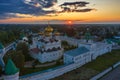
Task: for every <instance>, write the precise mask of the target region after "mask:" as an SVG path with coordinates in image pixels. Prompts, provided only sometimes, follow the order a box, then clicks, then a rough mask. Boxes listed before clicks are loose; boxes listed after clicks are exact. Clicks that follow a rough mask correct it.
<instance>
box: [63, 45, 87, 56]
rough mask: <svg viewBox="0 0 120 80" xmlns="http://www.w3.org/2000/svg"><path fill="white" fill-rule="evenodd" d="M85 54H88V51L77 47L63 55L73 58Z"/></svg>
mask: <svg viewBox="0 0 120 80" xmlns="http://www.w3.org/2000/svg"><path fill="white" fill-rule="evenodd" d="M86 52H89V50H88V49H87V48H86V47H79V48H76V49H73V50H70V51H67V52H65V54H67V55H70V56H73V57H75V56H78V55H81V54H84V53H86Z"/></svg>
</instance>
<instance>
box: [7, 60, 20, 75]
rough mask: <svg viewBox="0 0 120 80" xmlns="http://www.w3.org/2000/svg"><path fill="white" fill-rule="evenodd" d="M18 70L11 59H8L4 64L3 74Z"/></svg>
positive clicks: (13, 72) (10, 73) (11, 73)
mask: <svg viewBox="0 0 120 80" xmlns="http://www.w3.org/2000/svg"><path fill="white" fill-rule="evenodd" d="M18 71H19V69H18V68H17V67H16V66H15V64H14V63H13V61H12V60H11V59H8V62H7V64H6V66H5V74H6V75H14V74H15V73H17V72H18Z"/></svg>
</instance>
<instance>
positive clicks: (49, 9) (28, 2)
mask: <svg viewBox="0 0 120 80" xmlns="http://www.w3.org/2000/svg"><path fill="white" fill-rule="evenodd" d="M56 4H57V0H0V19H8V18H12V17H19V18H22V17H21V16H18V15H16V14H26V15H33V16H39V15H48V16H57V15H58V14H59V13H64V12H90V11H92V10H93V9H92V8H85V9H81V8H83V7H86V5H87V4H90V3H89V2H83V1H82V2H81V1H80V2H65V3H63V4H61V5H58V6H57V7H55V8H56V9H53V7H54V6H55V5H56ZM51 14H52V15H51ZM56 14H57V15H56ZM24 17H25V16H24Z"/></svg>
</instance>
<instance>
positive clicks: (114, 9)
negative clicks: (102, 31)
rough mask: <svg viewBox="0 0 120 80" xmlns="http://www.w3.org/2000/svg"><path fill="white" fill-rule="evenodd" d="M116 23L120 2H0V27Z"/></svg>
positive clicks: (100, 0) (115, 0)
mask: <svg viewBox="0 0 120 80" xmlns="http://www.w3.org/2000/svg"><path fill="white" fill-rule="evenodd" d="M47 21H50V23H53V24H61V23H65V22H66V21H73V23H120V0H82V1H81V0H0V24H4V23H10V24H13V23H15V24H29V23H30V24H45V23H47Z"/></svg>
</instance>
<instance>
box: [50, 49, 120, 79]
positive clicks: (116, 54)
mask: <svg viewBox="0 0 120 80" xmlns="http://www.w3.org/2000/svg"><path fill="white" fill-rule="evenodd" d="M118 61H120V50H113V51H112V52H110V53H108V54H105V55H102V56H99V57H98V58H97V59H96V60H94V61H92V62H89V63H87V64H85V65H84V66H82V67H80V68H78V69H75V70H73V71H70V72H68V73H66V74H64V75H62V76H59V77H57V78H54V79H51V80H89V79H90V78H91V77H93V76H95V75H97V74H98V73H100V72H102V71H103V70H105V69H107V68H108V67H110V66H112V65H113V64H115V63H116V62H118Z"/></svg>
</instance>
